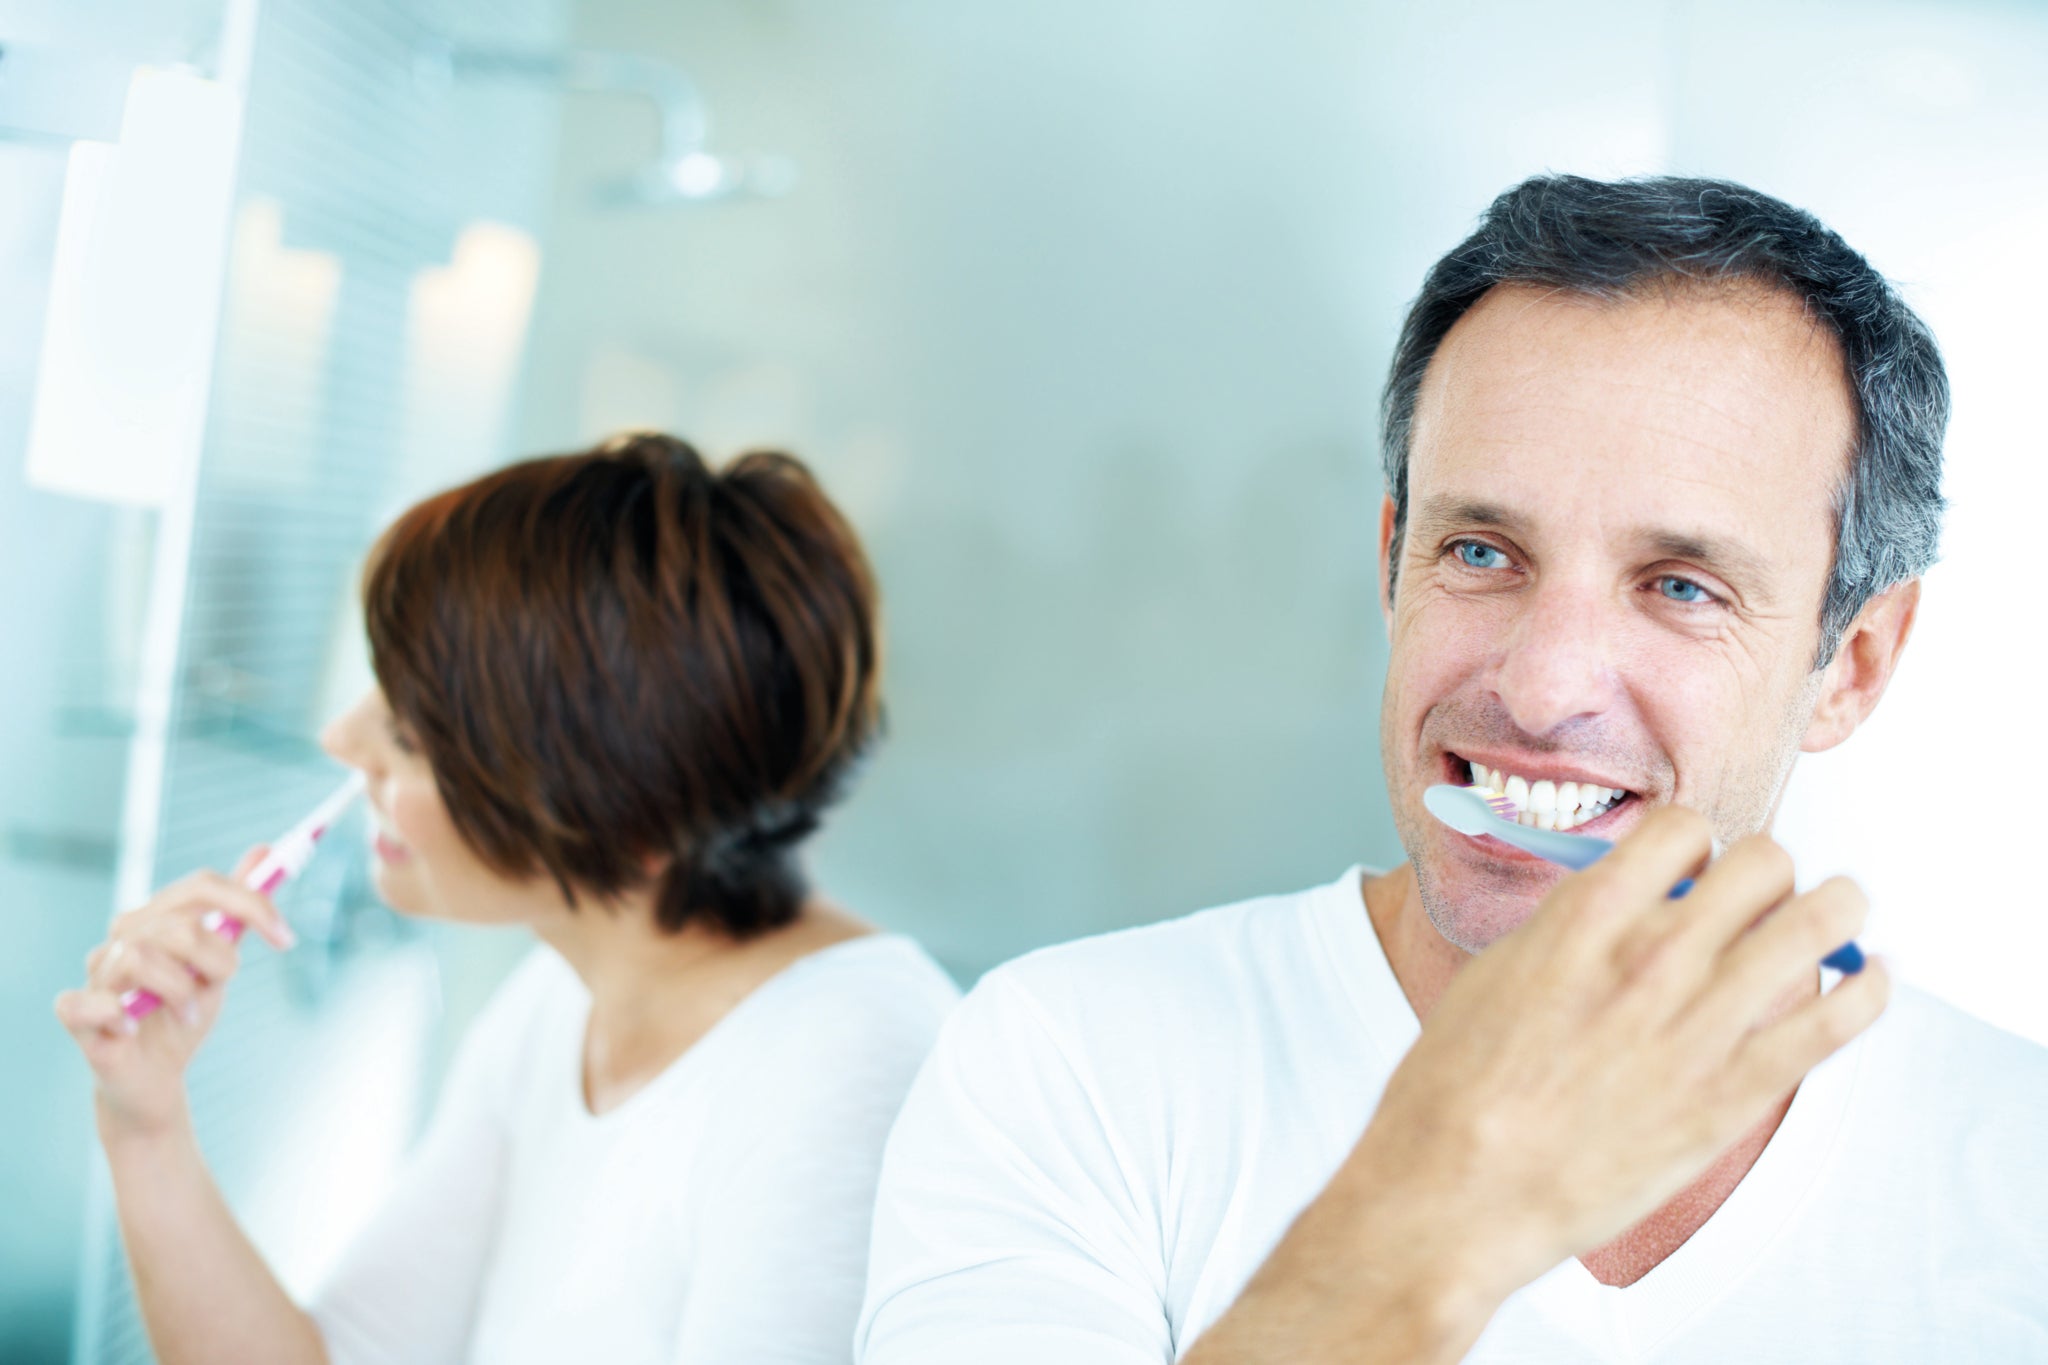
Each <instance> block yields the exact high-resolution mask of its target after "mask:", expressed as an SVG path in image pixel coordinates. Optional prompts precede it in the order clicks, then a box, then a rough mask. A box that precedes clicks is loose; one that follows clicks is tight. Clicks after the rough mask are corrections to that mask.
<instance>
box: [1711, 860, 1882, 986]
mask: <svg viewBox="0 0 2048 1365" xmlns="http://www.w3.org/2000/svg"><path fill="white" fill-rule="evenodd" d="M1690 890H1692V878H1690V877H1687V878H1686V879H1685V880H1684V881H1682V882H1680V883H1679V884H1678V885H1676V886H1674V887H1672V888H1671V896H1670V899H1672V900H1677V899H1678V898H1679V897H1680V896H1683V895H1684V894H1685V893H1686V892H1688V891H1690ZM1820 965H1821V966H1823V967H1832V968H1834V969H1835V970H1836V971H1838V972H1840V973H1842V974H1843V975H1844V976H1854V975H1855V974H1856V973H1857V972H1860V971H1862V970H1863V950H1862V949H1861V948H1859V947H1857V946H1856V942H1855V940H1854V939H1851V940H1850V941H1849V942H1847V943H1844V944H1843V945H1842V946H1841V947H1839V948H1837V949H1835V950H1834V951H1833V952H1832V953H1829V954H1828V955H1827V956H1826V957H1824V958H1822V959H1821V960H1820Z"/></svg>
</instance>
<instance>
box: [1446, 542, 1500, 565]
mask: <svg viewBox="0 0 2048 1365" xmlns="http://www.w3.org/2000/svg"><path fill="white" fill-rule="evenodd" d="M1488 556H1491V557H1490V558H1488ZM1507 558H1508V557H1507V556H1506V555H1504V554H1502V553H1501V552H1500V551H1499V550H1496V549H1495V548H1494V547H1493V546H1491V545H1481V544H1480V543H1479V542H1478V541H1476V540H1461V541H1459V542H1458V562H1459V563H1460V564H1463V565H1464V566H1465V567H1466V568H1468V569H1498V568H1500V567H1501V566H1502V565H1503V564H1505V563H1507Z"/></svg>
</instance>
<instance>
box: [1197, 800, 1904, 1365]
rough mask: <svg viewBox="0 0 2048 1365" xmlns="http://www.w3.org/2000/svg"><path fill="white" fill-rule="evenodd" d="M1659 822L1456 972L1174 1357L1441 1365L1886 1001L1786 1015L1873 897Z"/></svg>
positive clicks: (1670, 1190) (1608, 1233)
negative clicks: (1329, 1154) (1237, 1279)
mask: <svg viewBox="0 0 2048 1365" xmlns="http://www.w3.org/2000/svg"><path fill="white" fill-rule="evenodd" d="M1711 848H1712V836H1711V831H1710V829H1709V827H1708V825H1707V822H1706V821H1705V820H1704V819H1702V818H1701V817H1700V816H1698V815H1695V814H1693V813H1691V812H1689V811H1683V810H1678V809H1673V808H1666V809H1663V810H1658V811H1653V812H1652V813H1651V814H1650V815H1649V816H1648V817H1646V818H1645V819H1644V820H1643V822H1642V824H1641V826H1640V827H1639V828H1638V829H1637V830H1636V831H1635V832H1634V833H1633V834H1631V835H1630V837H1629V838H1627V839H1626V840H1624V841H1623V842H1622V843H1621V844H1620V846H1618V847H1617V848H1616V849H1615V851H1614V852H1613V853H1612V854H1610V855H1609V856H1608V857H1606V858H1604V859H1603V860H1601V862H1600V863H1599V864H1597V865H1596V866H1594V867H1593V868H1590V869H1588V870H1587V871H1585V872H1582V873H1579V874H1577V875H1575V876H1572V877H1569V878H1567V879H1565V880H1564V881H1563V882H1561V883H1559V884H1558V886H1557V887H1556V889H1555V890H1553V891H1552V892H1551V894H1550V895H1549V896H1547V897H1546V898H1545V899H1544V902H1543V904H1542V905H1541V906H1539V907H1538V908H1537V910H1536V913H1535V914H1533V915H1532V916H1531V917H1530V918H1529V920H1528V921H1527V922H1526V923H1525V924H1523V925H1522V926H1521V927H1520V928H1519V929H1517V930H1516V931H1515V932H1513V933H1512V934H1509V935H1507V936H1506V937H1505V938H1503V939H1501V940H1500V941H1499V942H1497V943H1495V944H1494V945H1493V946H1492V947H1490V948H1488V949H1487V950H1486V951H1484V952H1482V953H1480V954H1479V955H1478V956H1477V957H1476V958H1474V959H1473V961H1472V962H1471V964H1470V965H1468V966H1467V967H1465V968H1464V969H1463V970H1461V971H1460V972H1459V973H1458V976H1457V978H1456V979H1455V980H1454V981H1453V982H1452V983H1451V985H1450V988H1449V989H1448V990H1447V991H1446V992H1445V994H1444V996H1443V998H1442V1000H1441V1001H1440V1002H1439V1003H1438V1004H1437V1007H1436V1008H1435V1010H1434V1011H1432V1012H1431V1014H1430V1017H1429V1021H1428V1023H1427V1025H1426V1026H1425V1027H1424V1029H1423V1031H1422V1036H1421V1038H1420V1039H1419V1040H1418V1041H1417V1042H1416V1044H1415V1047H1414V1048H1413V1050H1412V1051H1411V1052H1410V1053H1409V1055H1408V1057H1407V1058H1406V1059H1405V1060H1404V1061H1403V1062H1402V1064H1401V1066H1400V1067H1399V1068H1398V1069H1397V1070H1396V1071H1395V1073H1394V1075H1393V1077H1392V1078H1391V1079H1390V1080H1389V1081H1388V1083H1387V1089H1386V1093H1385V1095H1384V1096H1383V1097H1382V1099H1381V1101H1380V1105H1379V1108H1378V1110H1377V1111H1376V1112H1375V1114H1374V1116H1373V1119H1372V1122H1371V1123H1370V1124H1369V1125H1368V1126H1367V1128H1366V1131H1365V1134H1364V1136H1363V1137H1361V1138H1360V1140H1359V1142H1358V1145H1357V1146H1356V1147H1355V1148H1354V1149H1353V1151H1352V1153H1351V1155H1350V1156H1349V1157H1348V1158H1347V1159H1346V1161H1345V1163H1344V1165H1343V1166H1342V1167H1341V1168H1339V1171H1338V1173H1337V1175H1336V1176H1335V1177H1334V1178H1333V1179H1332V1180H1331V1182H1330V1184H1329V1186H1328V1187H1327V1188H1326V1189H1325V1190H1324V1192H1323V1194H1322V1195H1321V1196H1319V1197H1318V1198H1317V1199H1316V1201H1315V1202H1314V1203H1312V1204H1311V1205H1310V1206H1309V1207H1308V1209H1307V1210H1305V1211H1304V1212H1303V1213H1302V1215H1301V1217H1300V1218H1299V1219H1298V1220H1297V1221H1296V1222H1295V1224H1294V1226H1293V1228H1291V1229H1290V1230H1289V1232H1288V1234H1287V1236H1286V1238H1284V1239H1283V1240H1282V1242H1281V1244H1280V1246H1279V1247H1278V1248H1277V1249H1276V1250H1275V1251H1274V1253H1273V1255H1272V1257H1271V1258H1270V1259H1269V1260H1268V1261H1267V1262H1266V1264H1265V1266H1264V1267H1262V1268H1261V1269H1260V1271H1259V1273H1258V1275H1256V1276H1255V1277H1254V1278H1253V1280H1252V1282H1251V1284H1250V1285H1249V1286H1248V1287H1247V1288H1246V1290H1245V1293H1244V1295H1243V1296H1242V1297H1241V1298H1240V1299H1239V1300H1238V1302H1237V1304H1236V1305H1234V1306H1233V1307H1232V1309H1231V1310H1230V1312H1229V1313H1228V1314H1226V1315H1225V1316H1224V1318H1223V1319H1222V1320H1220V1321H1219V1322H1218V1323H1217V1324H1216V1326H1215V1328H1214V1329H1212V1330H1211V1331H1210V1332H1209V1333H1207V1334H1205V1335H1204V1337H1203V1338H1202V1340H1201V1341H1199V1342H1198V1343H1196V1347H1195V1349H1194V1350H1193V1351H1192V1352H1190V1354H1189V1355H1188V1357H1187V1365H1229V1363H1231V1362H1239V1361H1243V1362H1252V1361H1264V1360H1271V1359H1279V1358H1282V1356H1284V1357H1285V1358H1286V1359H1288V1360H1290V1361H1299V1362H1303V1365H1311V1363H1312V1362H1319V1361H1325V1360H1327V1361H1333V1362H1334V1361H1338V1360H1342V1361H1345V1362H1347V1363H1348V1362H1358V1361H1377V1360H1390V1361H1391V1360H1402V1361H1451V1360H1457V1359H1459V1358H1460V1357H1461V1356H1462V1355H1463V1354H1464V1352H1465V1350H1466V1349H1467V1348H1469V1347H1470V1345H1471V1343H1472V1341H1473V1340H1474V1339H1476V1338H1477V1336H1478V1334H1479V1332H1480V1330H1481V1329H1482V1328H1483V1327H1484V1326H1485V1324H1486V1321H1487V1319H1488V1318H1490V1317H1491V1316H1492V1314H1493V1312H1494V1310H1495V1309H1496V1308H1498V1307H1499V1305H1500V1303H1501V1302H1502V1301H1503V1300H1504V1299H1505V1298H1506V1297H1507V1296H1508V1295H1509V1294H1511V1293H1513V1292H1514V1291H1515V1290H1516V1289H1518V1288H1520V1287H1521V1286H1522V1285H1524V1284H1526V1283H1528V1282H1529V1281H1531V1280H1533V1279H1535V1278H1537V1277H1538V1276H1540V1275H1542V1274H1543V1273H1544V1272H1545V1271H1547V1270H1548V1269H1550V1268H1551V1267H1552V1266H1554V1265H1556V1264H1557V1263H1558V1262H1559V1261H1562V1260H1563V1259H1564V1258H1566V1257H1568V1256H1573V1255H1576V1254H1578V1253H1580V1252H1582V1251H1586V1250H1588V1249H1590V1248H1592V1247H1596V1246H1599V1245H1601V1244H1603V1243H1605V1242H1607V1241H1610V1240H1612V1239H1613V1238H1614V1237H1616V1236H1618V1235H1619V1234H1621V1233H1622V1232H1623V1231H1625V1230H1626V1229H1628V1228H1629V1227H1631V1226H1633V1225H1634V1224H1635V1223H1637V1222H1639V1221H1640V1220H1641V1219H1643V1218H1644V1217H1646V1216H1647V1215H1648V1214H1649V1213H1651V1212H1652V1211H1653V1210H1655V1209H1656V1208H1658V1207H1659V1206H1660V1205H1661V1204H1663V1203H1664V1202H1665V1201H1667V1200H1668V1199H1670V1198H1671V1197H1672V1196H1673V1195H1675V1194H1677V1193H1678V1192H1679V1191H1680V1190H1681V1189H1683V1188H1684V1187H1685V1185H1686V1184H1687V1182H1689V1181H1690V1180H1692V1179H1693V1178H1694V1177H1696V1176H1697V1175H1698V1174H1699V1173H1700V1172H1701V1171H1702V1170H1703V1169H1704V1168H1705V1167H1706V1166H1707V1165H1708V1164H1709V1163H1710V1162H1711V1161H1712V1160H1713V1159H1714V1157H1715V1156H1716V1155H1718V1154H1719V1153H1720V1152H1721V1151H1722V1150H1723V1149H1725V1148H1726V1147H1727V1146H1729V1145H1730V1144H1731V1143H1732V1142H1734V1141H1735V1140H1736V1139H1737V1138H1738V1137H1739V1136H1740V1135H1741V1134H1742V1133H1743V1132H1744V1131H1745V1130H1746V1129H1747V1128H1748V1127H1750V1126H1751V1125H1753V1124H1755V1123H1756V1122H1757V1121H1758V1120H1759V1119H1760V1118H1761V1117H1762V1116H1763V1115H1764V1114H1765V1113H1766V1112H1767V1111H1768V1110H1769V1108H1770V1107H1771V1105H1772V1104H1773V1103H1774V1102H1776V1101H1778V1100H1781V1099H1782V1098H1783V1097H1784V1096H1785V1094H1786V1093H1787V1092H1788V1091H1790V1090H1792V1089H1793V1088H1794V1087H1795V1086H1796V1085H1797V1084H1798V1082H1799V1079H1800V1078H1801V1077H1802V1076H1804V1075H1805V1074H1806V1073H1807V1071H1809V1070H1810V1069H1812V1068H1813V1067H1814V1066H1815V1065H1816V1064H1818V1063H1819V1062H1821V1061H1822V1060H1823V1059H1825V1058H1826V1057H1827V1056H1829V1055H1830V1054H1831V1053H1833V1052H1834V1051H1835V1050H1836V1049H1837V1048H1839V1047H1841V1046H1842V1045H1843V1044H1844V1043H1846V1042H1848V1041H1849V1040H1850V1039H1851V1038H1854V1037H1855V1036H1856V1035H1857V1034H1858V1033H1860V1032H1862V1031H1863V1030H1864V1029H1865V1028H1867V1027H1868V1026H1869V1025H1870V1024H1871V1023H1872V1022H1873V1021H1874V1020H1875V1019H1876V1018H1877V1017H1878V1015H1879V1014H1880V1013H1882V1012H1883V1010H1884V1006H1885V1002H1886V999H1887V998H1888V995H1889V991H1890V982H1889V978H1888V977H1887V975H1886V973H1885V970H1884V967H1883V965H1882V964H1881V963H1878V962H1875V961H1873V962H1872V963H1870V964H1869V965H1868V966H1867V967H1866V968H1865V969H1864V971H1863V972H1861V973H1860V974H1858V975H1856V976H1852V977H1846V978H1844V979H1843V980H1842V982H1841V983H1840V984H1839V985H1838V986H1837V987H1836V988H1835V989H1834V990H1832V991H1830V992H1828V993H1827V994H1825V995H1821V996H1817V997H1815V998H1813V999H1810V1000H1806V1001H1804V1002H1803V1003H1801V1004H1799V1005H1798V1006H1796V1007H1794V1008H1793V1009H1791V1010H1790V1011H1788V1012H1783V1013H1778V1012H1777V1011H1779V1010H1780V1009H1781V1008H1782V1003H1783V1001H1784V1000H1785V999H1786V998H1787V996H1788V995H1792V994H1794V993H1796V991H1797V989H1798V987H1799V985H1800V984H1801V983H1802V982H1804V981H1810V980H1811V979H1812V977H1813V974H1814V972H1815V970H1816V967H1815V964H1816V963H1817V962H1818V961H1819V959H1820V958H1821V957H1822V956H1823V955H1824V954H1826V953H1828V952H1829V951H1831V950H1832V949H1834V948H1835V947H1837V946H1839V945H1840V944H1842V943H1843V942H1845V941H1847V940H1848V939H1851V938H1853V937H1855V935H1856V933H1857V932H1858V930H1860V929H1861V927H1862V924H1863V919H1864V915H1865V913H1866V911H1867V903H1866V901H1865V899H1864V897H1863V894H1862V892H1860V891H1859V890H1858V889H1857V888H1856V887H1855V885H1854V884H1853V883H1851V882H1848V881H1846V880H1842V879H1839V878H1837V879H1835V880H1831V881H1828V882H1825V883H1823V884H1822V885H1820V886H1818V887H1816V888H1815V889H1813V890H1812V891H1809V892H1806V893H1805V894H1803V895H1794V894H1793V868H1792V860H1791V858H1790V857H1789V856H1788V855H1787V854H1786V853H1785V851H1784V850H1783V849H1782V848H1780V847H1779V846H1778V845H1777V844H1775V843H1773V842H1772V841H1771V840H1769V839H1767V838H1762V837H1758V838H1753V839H1747V840H1744V841H1743V842H1741V843H1738V844H1736V845H1734V846H1733V847H1731V848H1730V849H1729V850H1728V852H1727V853H1726V854H1725V855H1723V856H1722V857H1721V858H1720V859H1719V860H1717V861H1716V862H1715V863H1714V865H1713V866H1712V867H1711V868H1709V869H1707V871H1705V872H1704V873H1702V874H1700V876H1699V879H1698V884H1697V886H1696V887H1695V888H1694V889H1693V891H1692V892H1691V894H1690V895H1688V896H1687V897H1686V898H1685V899H1684V900H1682V901H1671V900H1668V899H1667V898H1666V895H1667V892H1668V891H1669V890H1670V888H1671V887H1672V886H1673V885H1674V884H1676V883H1677V882H1678V881H1679V880H1680V879H1681V878H1683V877H1685V876H1687V875H1689V874H1691V873H1693V872H1694V871H1695V870H1696V869H1698V868H1699V867H1700V866H1701V865H1702V864H1704V863H1705V861H1706V859H1707V857H1708V855H1709V853H1710V852H1711Z"/></svg>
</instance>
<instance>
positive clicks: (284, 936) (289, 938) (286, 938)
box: [277, 924, 299, 948]
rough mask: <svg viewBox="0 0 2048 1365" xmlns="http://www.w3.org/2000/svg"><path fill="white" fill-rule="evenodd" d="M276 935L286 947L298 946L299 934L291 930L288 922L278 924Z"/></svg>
mask: <svg viewBox="0 0 2048 1365" xmlns="http://www.w3.org/2000/svg"><path fill="white" fill-rule="evenodd" d="M277 936H278V939H279V940H280V941H281V942H282V943H283V944H284V946H285V947H287V948H296V947H298V946H299V936H298V935H297V934H295V933H293V932H292V927H291V926H290V925H289V924H280V925H278V926H277Z"/></svg>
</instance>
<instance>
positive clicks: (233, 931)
mask: <svg viewBox="0 0 2048 1365" xmlns="http://www.w3.org/2000/svg"><path fill="white" fill-rule="evenodd" d="M362 794H363V775H362V774H361V773H357V774H356V775H355V776H353V777H351V778H349V780H348V781H346V782H344V783H342V784H341V787H340V789H339V790H337V791H336V792H335V793H334V795H332V796H330V797H328V798H327V799H326V800H325V801H322V802H321V803H320V804H319V805H318V806H315V807H314V808H313V813H312V814H311V815H308V816H307V817H306V818H305V819H303V820H301V821H299V823H298V824H296V825H293V826H292V827H291V828H290V829H288V830H286V831H285V832H284V833H283V834H282V835H280V836H278V840H277V842H276V843H275V844H272V845H271V847H270V852H268V853H266V854H264V855H263V861H262V862H260V863H258V864H256V866H254V867H252V868H250V869H249V872H248V875H247V876H245V877H243V878H242V885H244V886H246V887H248V888H250V889H251V890H253V891H256V892H258V893H259V894H261V895H265V896H268V895H270V894H271V893H272V892H274V891H276V890H277V888H278V887H280V886H283V885H284V884H285V883H286V882H288V881H290V880H291V879H292V878H293V877H296V876H298V875H299V874H300V873H301V872H303V871H305V870H306V864H307V863H310V862H312V861H313V850H314V849H315V848H316V847H318V846H319V843H320V836H322V835H323V834H325V833H327V831H328V830H329V829H330V828H332V827H333V825H334V822H335V821H336V820H339V819H340V818H341V813H342V812H343V811H345V810H347V809H348V807H349V803H350V802H351V801H354V800H355V799H356V798H357V797H358V796H361V795H362ZM199 922H200V924H202V925H203V926H205V927H206V928H208V929H211V930H212V931H213V932H214V933H216V934H219V935H220V936H221V937H222V938H224V939H226V940H227V941H228V942H230V943H234V942H237V941H239V940H240V939H241V937H242V930H243V928H244V927H245V926H244V925H243V923H242V921H240V920H238V919H236V918H235V917H234V916H233V915H229V914H225V913H223V912H221V911H219V910H209V911H207V912H206V914H205V915H204V916H203V917H202V918H201V919H200V921H199ZM163 1003H164V1002H163V1001H162V1000H161V999H159V998H158V996H157V993H156V992H155V991H151V990H144V989H142V988H141V987H137V988H135V989H133V990H128V991H123V992H122V993H121V1008H122V1009H123V1010H124V1011H126V1012H127V1015H128V1017H129V1018H130V1019H140V1018H142V1017H143V1016H144V1015H146V1014H148V1013H149V1012H150V1011H152V1010H154V1009H156V1008H157V1007H158V1006H160V1005H162V1004H163Z"/></svg>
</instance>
